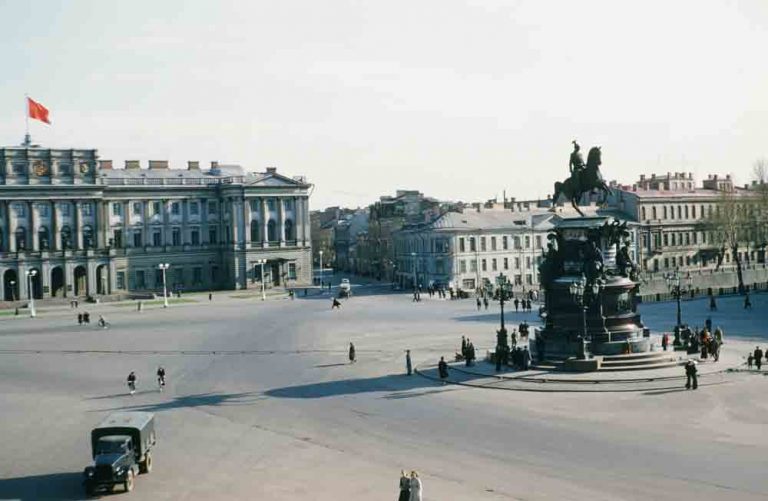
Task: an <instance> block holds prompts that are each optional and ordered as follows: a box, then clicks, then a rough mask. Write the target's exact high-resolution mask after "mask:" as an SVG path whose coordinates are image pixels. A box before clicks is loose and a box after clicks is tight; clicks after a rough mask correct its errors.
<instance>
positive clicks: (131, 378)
mask: <svg viewBox="0 0 768 501" xmlns="http://www.w3.org/2000/svg"><path fill="white" fill-rule="evenodd" d="M128 391H129V392H130V393H131V395H133V394H134V393H136V374H135V373H134V372H133V371H131V373H130V374H128Z"/></svg>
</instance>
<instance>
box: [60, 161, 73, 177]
mask: <svg viewBox="0 0 768 501" xmlns="http://www.w3.org/2000/svg"><path fill="white" fill-rule="evenodd" d="M59 174H60V175H62V176H69V175H71V174H72V170H71V169H70V165H69V164H59Z"/></svg>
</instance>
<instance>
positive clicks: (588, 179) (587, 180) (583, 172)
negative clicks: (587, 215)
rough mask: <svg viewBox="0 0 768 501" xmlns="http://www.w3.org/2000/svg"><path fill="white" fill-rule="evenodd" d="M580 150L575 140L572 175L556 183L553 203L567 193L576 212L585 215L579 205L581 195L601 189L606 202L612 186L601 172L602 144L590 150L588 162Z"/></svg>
mask: <svg viewBox="0 0 768 501" xmlns="http://www.w3.org/2000/svg"><path fill="white" fill-rule="evenodd" d="M580 150H581V147H580V146H579V143H577V142H576V141H573V152H572V153H571V158H570V161H569V162H568V168H569V170H570V171H571V176H570V177H569V178H568V179H566V180H565V181H563V182H559V181H558V182H556V183H555V194H554V195H553V196H552V203H553V204H556V203H557V200H558V198H560V195H565V197H566V198H568V199H569V200H570V201H571V205H573V208H574V209H576V212H578V213H579V214H581V215H582V216H584V213H583V212H581V210H580V209H579V205H578V202H579V200H580V199H581V196H582V195H583V194H584V193H588V192H592V191H594V190H600V191H601V192H602V193H603V201H602V203H603V204H604V203H605V202H606V201H607V200H608V195H609V194H610V188H608V185H607V184H605V181H603V176H602V174H600V165H601V164H602V161H601V160H600V155H601V151H600V146H594V147H592V149H590V150H589V154H588V155H587V163H586V164H585V163H584V157H582V155H581V151H580Z"/></svg>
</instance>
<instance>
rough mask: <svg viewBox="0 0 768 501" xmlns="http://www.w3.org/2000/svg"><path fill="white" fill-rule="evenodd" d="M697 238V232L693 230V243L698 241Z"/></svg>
mask: <svg viewBox="0 0 768 501" xmlns="http://www.w3.org/2000/svg"><path fill="white" fill-rule="evenodd" d="M698 240H699V233H698V232H697V231H694V232H693V245H696V244H698V243H699V242H698Z"/></svg>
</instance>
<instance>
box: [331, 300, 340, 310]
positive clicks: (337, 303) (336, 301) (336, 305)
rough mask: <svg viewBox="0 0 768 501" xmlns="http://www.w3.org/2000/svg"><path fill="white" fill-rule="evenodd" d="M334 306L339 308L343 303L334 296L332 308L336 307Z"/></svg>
mask: <svg viewBox="0 0 768 501" xmlns="http://www.w3.org/2000/svg"><path fill="white" fill-rule="evenodd" d="M334 308H336V309H337V310H340V309H341V303H340V302H339V300H338V299H336V298H333V302H332V303H331V309H334Z"/></svg>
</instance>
